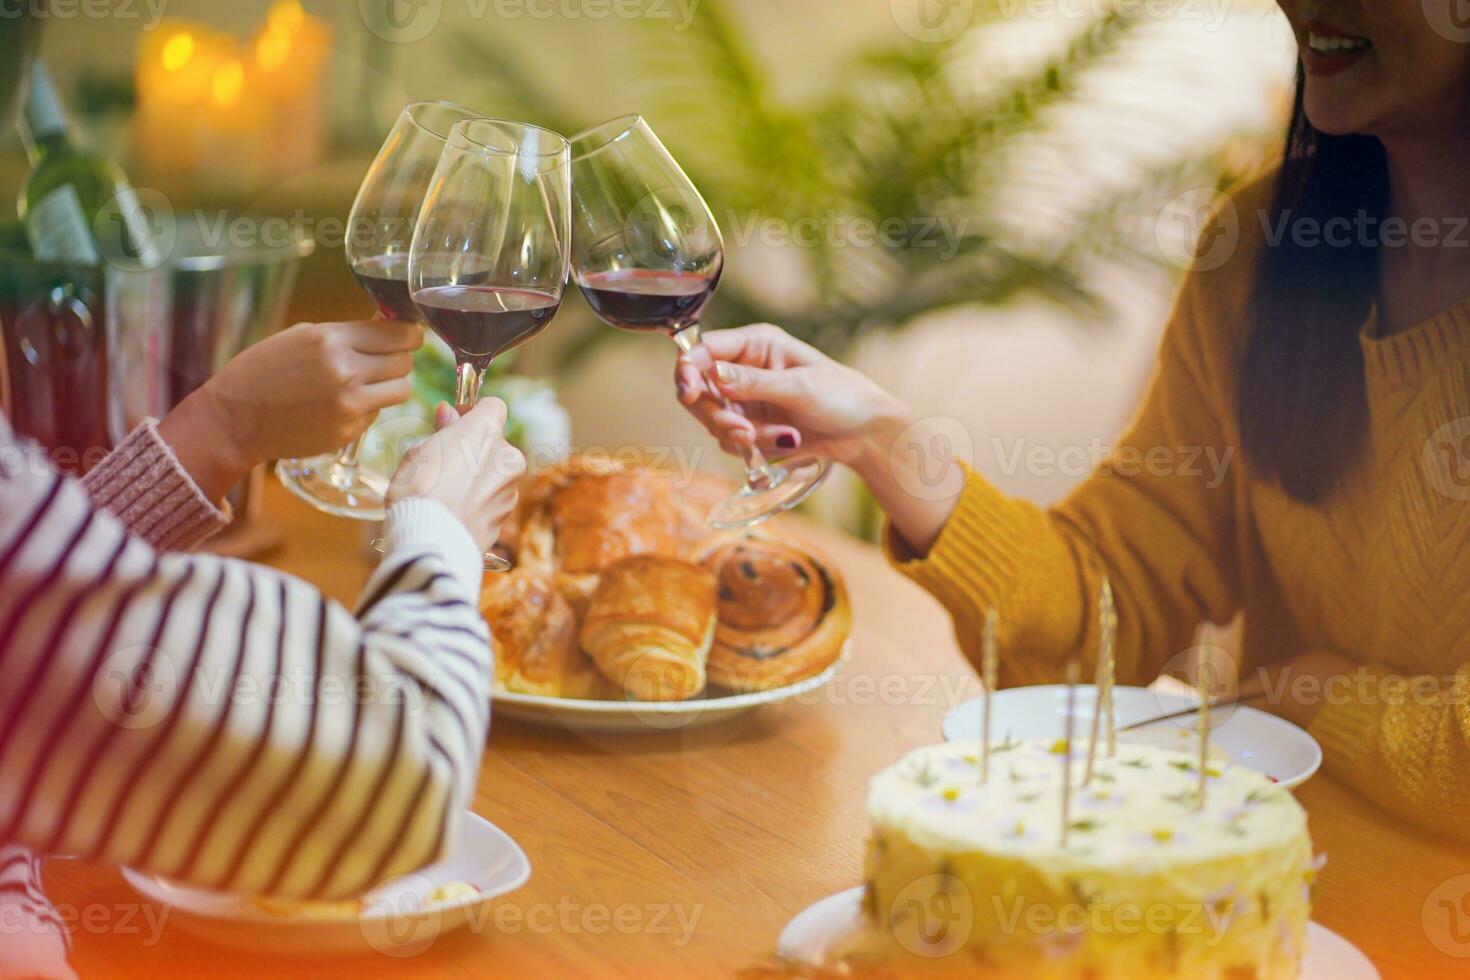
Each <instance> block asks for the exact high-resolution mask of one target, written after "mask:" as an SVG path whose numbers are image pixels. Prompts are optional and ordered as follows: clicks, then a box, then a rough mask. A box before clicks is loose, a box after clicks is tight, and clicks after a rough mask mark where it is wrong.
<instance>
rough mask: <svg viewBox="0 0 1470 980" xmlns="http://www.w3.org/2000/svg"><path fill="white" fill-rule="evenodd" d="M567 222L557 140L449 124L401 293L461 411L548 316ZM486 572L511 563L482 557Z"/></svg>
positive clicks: (563, 144) (496, 126)
mask: <svg viewBox="0 0 1470 980" xmlns="http://www.w3.org/2000/svg"><path fill="white" fill-rule="evenodd" d="M570 222H571V184H570V166H569V152H568V144H567V141H566V139H565V138H564V137H562V136H560V135H558V134H556V133H553V132H551V131H550V130H546V129H542V128H540V127H538V126H531V125H529V124H526V123H517V122H510V121H507V120H502V119H487V118H475V119H466V120H461V121H460V122H458V123H456V124H455V125H454V127H453V129H452V130H451V132H450V135H449V139H448V140H447V141H446V143H445V146H444V152H443V154H442V156H441V157H440V160H439V164H438V166H437V167H436V168H435V170H434V175H433V179H432V181H431V182H430V185H429V189H428V193H427V195H426V196H425V198H424V204H423V208H422V209H421V210H420V212H419V217H418V221H417V223H416V225H415V228H414V233H413V240H412V244H411V246H410V248H409V258H408V287H409V293H410V295H411V297H412V299H413V302H414V305H415V306H416V307H417V308H418V310H419V312H420V314H421V315H422V317H423V319H424V322H426V323H427V324H428V325H429V327H430V328H431V329H432V330H433V331H434V332H435V333H436V334H438V335H439V337H440V338H441V339H443V340H444V342H445V343H446V344H448V345H449V347H450V349H451V350H453V351H454V358H455V373H456V402H457V403H458V405H459V406H460V407H461V409H467V408H469V407H472V406H473V405H474V404H475V402H476V400H478V398H479V394H480V388H481V387H482V386H483V384H484V381H485V374H486V372H487V371H488V370H489V367H490V364H491V362H492V361H493V360H494V359H495V358H497V357H499V356H501V355H502V354H505V353H506V352H508V351H510V350H512V349H514V348H516V347H518V346H520V345H521V344H523V343H525V342H526V341H527V340H529V339H531V338H532V337H534V336H535V335H536V334H538V333H540V332H541V331H542V330H544V329H545V328H546V326H547V325H548V324H549V323H550V322H551V320H552V318H553V317H554V316H555V315H556V311H557V309H558V308H559V307H560V306H561V301H562V296H563V295H564V293H565V291H566V284H567V275H568V268H569V262H570V245H569V240H570ZM485 567H486V569H487V570H491V571H504V570H507V569H509V568H510V563H509V562H507V561H506V560H505V559H504V558H503V557H501V556H499V555H496V554H494V553H491V554H487V555H486V556H485Z"/></svg>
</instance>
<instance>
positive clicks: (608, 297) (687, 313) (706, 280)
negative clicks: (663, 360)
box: [577, 268, 720, 333]
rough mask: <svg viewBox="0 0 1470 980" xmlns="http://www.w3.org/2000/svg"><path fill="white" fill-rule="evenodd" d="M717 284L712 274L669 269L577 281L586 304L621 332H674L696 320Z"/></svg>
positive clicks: (596, 275)
mask: <svg viewBox="0 0 1470 980" xmlns="http://www.w3.org/2000/svg"><path fill="white" fill-rule="evenodd" d="M719 283H720V269H719V268H716V269H715V271H714V274H713V275H711V274H708V273H703V272H678V271H674V270H669V269H614V270H612V271H610V272H594V273H591V274H590V275H586V276H582V277H580V278H579V279H578V282H577V285H578V286H580V287H581V289H582V295H583V296H584V297H586V299H587V305H588V306H590V307H592V312H594V313H596V314H597V315H598V316H599V317H601V318H602V319H603V320H605V321H606V322H608V323H610V324H612V325H613V326H615V327H621V328H622V329H624V330H635V331H660V332H663V333H673V332H674V331H675V330H678V329H679V328H681V327H683V326H686V325H687V324H690V323H694V322H696V321H697V320H698V319H699V314H700V312H701V311H702V310H703V309H704V305H705V304H706V303H708V302H709V299H710V297H711V296H712V295H714V291H715V287H716V286H718V285H719Z"/></svg>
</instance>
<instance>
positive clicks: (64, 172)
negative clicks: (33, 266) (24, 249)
mask: <svg viewBox="0 0 1470 980" xmlns="http://www.w3.org/2000/svg"><path fill="white" fill-rule="evenodd" d="M21 135H22V136H23V137H24V141H25V146H26V154H27V156H29V158H30V162H31V172H30V174H29V175H27V177H26V180H25V184H24V185H23V186H22V187H21V192H20V217H21V220H22V221H23V222H24V223H25V228H26V238H27V239H28V240H29V241H30V243H31V252H32V253H33V254H34V255H35V257H36V258H37V259H39V260H40V261H43V262H75V263H82V264H89V265H95V264H97V263H99V262H101V261H102V260H103V259H104V258H106V259H107V260H109V261H113V262H122V263H127V264H136V265H142V266H145V267H150V268H151V267H153V266H155V265H157V264H158V262H159V261H160V259H161V256H160V254H159V249H158V246H157V243H156V242H155V241H154V236H153V234H152V232H151V230H150V228H149V221H148V219H147V216H146V215H145V214H144V213H143V210H142V208H141V207H140V206H139V204H138V197H137V195H136V194H135V193H134V191H133V189H132V187H131V186H130V185H129V184H128V181H127V178H126V177H125V176H124V175H123V173H122V171H121V170H119V169H118V168H117V167H116V166H115V165H113V164H112V163H109V162H108V161H107V160H104V159H103V158H101V157H99V156H97V155H95V154H92V153H88V152H86V151H84V150H82V149H80V148H78V147H77V146H76V144H75V143H73V142H72V138H71V133H70V132H69V128H68V126H67V121H66V114H65V112H64V111H63V109H62V107H61V100H60V99H58V98H57V97H56V91H55V89H53V88H52V86H51V79H50V76H48V75H47V73H46V69H45V68H44V67H43V66H42V64H41V62H40V61H39V60H37V61H34V62H32V64H31V77H30V91H29V93H28V94H27V96H26V103H25V112H24V114H23V116H22V120H21ZM99 215H101V220H100V221H99Z"/></svg>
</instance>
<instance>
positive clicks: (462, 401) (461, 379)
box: [454, 361, 490, 412]
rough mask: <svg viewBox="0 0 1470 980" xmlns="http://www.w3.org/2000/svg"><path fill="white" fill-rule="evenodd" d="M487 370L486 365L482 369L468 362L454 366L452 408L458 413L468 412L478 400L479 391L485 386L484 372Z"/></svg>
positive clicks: (460, 362) (461, 362)
mask: <svg viewBox="0 0 1470 980" xmlns="http://www.w3.org/2000/svg"><path fill="white" fill-rule="evenodd" d="M488 370H490V366H489V365H488V364H487V365H485V366H484V367H476V366H475V365H474V364H472V363H470V362H469V361H459V362H458V363H457V364H455V366H454V380H455V388H454V407H455V408H456V409H458V410H459V411H460V412H468V411H469V410H470V409H472V408H474V407H475V403H476V402H478V401H479V400H480V389H481V388H483V387H484V386H485V372H486V371H488Z"/></svg>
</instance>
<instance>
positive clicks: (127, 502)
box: [82, 419, 230, 550]
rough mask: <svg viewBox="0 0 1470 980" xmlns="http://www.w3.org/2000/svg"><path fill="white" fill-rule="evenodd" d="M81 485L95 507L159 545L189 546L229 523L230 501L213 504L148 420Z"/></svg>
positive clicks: (166, 547)
mask: <svg viewBox="0 0 1470 980" xmlns="http://www.w3.org/2000/svg"><path fill="white" fill-rule="evenodd" d="M82 485H83V486H84V487H85V488H86V491H87V494H88V496H90V497H91V498H92V503H93V505H94V506H96V507H99V508H102V509H103V510H107V511H110V512H111V513H112V514H113V515H115V516H116V517H117V519H118V520H120V521H121V522H122V523H123V525H124V526H125V527H127V529H128V530H129V531H131V532H132V533H133V534H135V535H137V536H138V537H140V538H143V539H144V540H145V541H147V542H148V543H149V544H151V545H152V546H153V547H155V548H158V549H173V550H179V549H184V548H191V547H193V546H194V545H197V544H199V543H200V542H201V541H203V540H204V539H206V538H208V537H209V536H210V535H212V534H214V533H216V532H217V531H219V530H220V529H221V528H223V527H225V525H227V524H229V523H230V505H229V504H228V503H224V504H223V506H219V507H217V506H215V505H214V504H213V503H211V502H210V500H209V499H208V498H207V497H205V496H204V493H203V491H201V490H200V489H199V486H198V485H197V484H196V483H195V482H194V480H193V478H192V477H190V476H189V472H188V470H186V469H184V467H183V465H182V464H181V463H180V462H179V459H178V457H177V456H175V455H174V451H173V450H172V449H171V448H170V447H169V445H168V443H166V442H164V440H163V437H162V436H160V435H159V434H158V423H157V422H156V421H154V420H153V419H145V420H144V421H143V422H142V423H141V424H140V425H139V426H138V427H137V428H136V429H134V430H133V431H132V432H131V433H129V435H128V437H127V438H126V439H124V440H123V442H122V444H121V445H119V446H118V447H117V448H116V449H114V450H113V451H112V452H110V453H108V454H107V455H106V456H105V457H103V459H102V462H100V463H98V464H97V465H96V466H95V467H94V468H93V469H92V470H91V472H89V473H88V474H87V475H86V476H84V477H83V478H82Z"/></svg>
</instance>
